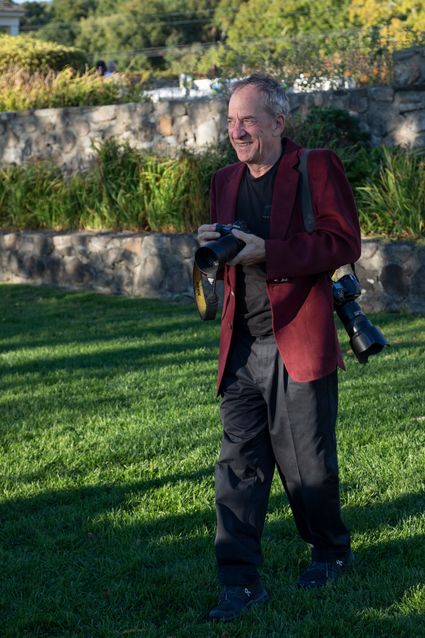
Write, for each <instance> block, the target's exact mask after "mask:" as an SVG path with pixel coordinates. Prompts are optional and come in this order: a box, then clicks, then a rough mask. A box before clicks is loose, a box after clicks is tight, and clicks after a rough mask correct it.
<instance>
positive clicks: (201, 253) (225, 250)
mask: <svg viewBox="0 0 425 638" xmlns="http://www.w3.org/2000/svg"><path fill="white" fill-rule="evenodd" d="M233 228H236V229H237V230H242V231H243V232H244V233H249V232H250V231H249V228H248V227H247V225H246V224H245V223H244V222H241V221H236V222H235V223H234V224H231V225H228V226H226V225H225V224H216V225H215V230H216V232H217V233H220V235H221V237H220V238H219V239H215V240H213V241H209V242H207V243H206V244H204V245H203V246H201V247H200V248H198V250H197V251H196V253H195V264H196V265H197V266H198V268H199V270H200V271H201V272H202V273H204V275H207V277H215V276H216V274H217V271H218V270H220V268H221V267H222V266H224V264H227V262H228V261H231V260H232V259H233V257H236V255H237V254H238V253H239V252H240V251H241V250H242V248H243V247H244V246H245V242H244V241H242V240H241V239H238V238H237V237H235V236H234V235H232V229H233Z"/></svg>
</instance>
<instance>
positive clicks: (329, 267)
mask: <svg viewBox="0 0 425 638" xmlns="http://www.w3.org/2000/svg"><path fill="white" fill-rule="evenodd" d="M309 183H310V189H311V195H312V202H313V208H314V210H315V213H316V230H315V231H314V232H313V233H311V234H309V233H307V232H306V231H304V230H303V231H300V232H297V233H295V234H293V235H292V236H289V237H287V238H284V239H275V238H272V239H268V240H266V267H267V279H268V280H269V281H270V280H274V279H284V278H289V277H302V276H307V275H314V274H317V273H322V272H332V271H334V270H336V269H337V268H339V267H340V266H343V265H344V264H348V263H354V262H355V261H357V259H358V258H359V257H360V252H361V239H360V227H359V221H358V214H357V208H356V204H355V201H354V197H353V192H352V189H351V186H350V184H349V183H348V180H347V178H346V176H345V172H344V168H343V165H342V163H341V161H340V159H339V158H338V156H337V155H336V154H335V153H334V152H333V151H329V150H325V149H321V150H316V151H313V152H312V153H310V157H309Z"/></svg>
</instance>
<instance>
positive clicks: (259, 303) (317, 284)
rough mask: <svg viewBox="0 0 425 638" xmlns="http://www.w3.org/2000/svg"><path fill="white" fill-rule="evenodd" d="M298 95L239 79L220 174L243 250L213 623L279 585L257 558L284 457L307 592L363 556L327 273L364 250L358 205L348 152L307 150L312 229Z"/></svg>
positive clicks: (229, 315)
mask: <svg viewBox="0 0 425 638" xmlns="http://www.w3.org/2000/svg"><path fill="white" fill-rule="evenodd" d="M287 113H288V102H287V98H286V96H285V93H284V91H283V89H282V88H281V86H280V85H279V84H278V83H277V82H276V81H275V80H273V79H272V78H269V77H267V76H261V75H254V76H251V77H249V78H246V79H244V80H240V81H238V82H235V83H234V84H233V85H232V88H231V95H230V101H229V108H228V134H229V139H230V142H231V144H232V146H233V148H234V149H235V151H236V153H237V156H238V159H239V162H238V163H236V164H232V165H231V166H227V167H225V168H223V169H221V170H220V171H218V172H217V173H216V174H215V175H214V177H213V180H212V187H211V210H212V222H213V223H212V224H205V225H203V226H201V227H200V228H199V229H198V238H199V241H200V243H201V244H203V243H205V242H207V241H210V240H212V239H217V238H218V237H219V234H218V233H217V232H215V223H216V222H218V223H223V224H232V223H233V222H234V221H235V220H239V221H243V222H244V223H245V224H246V225H247V226H248V228H249V229H250V232H249V233H245V232H242V231H240V230H236V229H234V230H233V231H232V232H233V234H234V235H235V236H236V237H238V238H239V239H242V240H243V242H245V246H244V248H243V249H242V250H241V251H240V252H239V253H238V255H237V256H236V257H235V258H234V259H233V260H232V261H231V262H229V263H228V264H226V266H225V268H224V273H223V276H224V290H225V293H224V303H223V312H222V321H221V336H220V355H219V370H218V383H217V391H218V393H219V394H220V396H221V417H222V423H223V430H224V436H223V443H222V447H221V451H220V457H219V460H218V463H217V466H216V476H215V479H216V480H215V489H216V508H217V535H216V557H217V562H218V571H219V579H220V583H221V585H222V588H223V589H222V594H221V596H220V598H219V601H218V603H217V605H216V607H214V608H213V609H212V610H211V611H210V613H209V618H210V619H211V620H223V621H228V620H233V619H235V618H238V617H239V616H241V615H242V614H243V613H245V612H246V611H248V610H249V608H250V607H251V606H252V605H254V604H258V603H262V602H266V601H267V600H268V599H269V595H268V593H267V592H266V590H265V588H264V586H263V584H262V582H261V580H260V573H259V567H260V566H261V563H262V557H261V535H262V530H263V526H264V521H265V516H266V512H267V504H268V498H269V492H270V486H271V482H272V478H273V474H274V470H275V467H277V470H278V472H279V476H280V478H281V480H282V484H283V487H284V489H285V491H286V493H287V496H288V500H289V503H290V506H291V508H292V512H293V515H294V519H295V523H296V525H297V528H298V531H299V533H300V535H301V537H302V538H303V539H304V540H305V541H306V542H307V543H308V544H309V545H310V547H311V552H312V555H311V562H310V563H309V565H308V566H307V568H306V570H305V571H304V572H303V574H301V576H300V578H299V580H298V586H299V587H300V588H303V589H310V588H315V587H321V586H324V585H327V584H328V583H329V582H331V581H333V580H335V579H336V578H337V577H338V576H339V575H340V574H341V573H342V572H343V571H344V569H345V567H346V566H347V565H348V564H349V563H350V562H351V560H352V553H351V547H350V536H349V532H348V530H347V528H346V527H345V525H344V523H343V521H342V520H341V515H340V503H339V483H338V465H337V453H336V440H335V425H336V417H337V402H338V388H337V367H338V366H339V367H343V361H342V357H341V352H340V348H339V345H338V341H337V336H336V329H335V323H334V317H333V300H332V284H331V279H330V276H329V273H331V272H332V271H334V270H335V269H336V268H338V267H340V266H342V265H344V264H347V263H352V262H354V261H356V260H357V259H358V257H359V255H360V232H359V224H358V219H357V211H356V207H355V203H354V200H353V195H352V191H351V188H350V185H349V184H348V182H347V179H346V177H345V174H344V170H343V168H342V165H341V162H340V161H339V159H338V157H337V156H336V155H335V154H334V153H333V152H331V151H328V150H315V151H313V152H311V153H310V156H309V183H310V189H311V197H312V202H313V207H314V209H315V214H316V230H315V231H314V232H313V233H307V232H306V230H305V228H304V223H303V215H302V210H301V205H300V197H299V189H298V183H299V172H298V170H297V169H298V166H299V162H300V156H301V153H302V151H303V149H302V148H301V147H300V146H298V145H297V144H295V143H294V142H293V141H292V140H290V139H288V138H285V137H283V132H284V126H285V118H286V116H287Z"/></svg>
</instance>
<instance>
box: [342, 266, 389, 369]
mask: <svg viewBox="0 0 425 638" xmlns="http://www.w3.org/2000/svg"><path fill="white" fill-rule="evenodd" d="M332 293H333V300H334V307H335V311H336V313H337V315H338V317H339V318H340V319H341V321H342V323H343V325H344V328H345V330H346V331H347V333H348V336H349V337H350V346H351V349H352V350H353V352H354V354H355V355H356V357H357V359H358V361H359V363H367V360H368V358H369V356H370V355H372V354H377V353H378V352H381V350H382V349H383V348H384V347H385V346H386V345H388V343H387V340H386V339H385V337H384V335H383V334H382V332H381V331H380V330H379V329H378V328H377V327H376V326H374V325H373V324H372V323H371V322H370V321H369V319H368V318H367V317H366V315H365V314H364V312H363V311H362V309H361V308H360V306H359V304H358V303H357V302H356V301H355V299H357V297H359V296H360V294H361V288H360V284H359V280H358V279H357V277H356V275H355V274H354V273H350V274H346V275H343V276H342V277H340V278H339V279H338V280H337V281H334V282H333V284H332Z"/></svg>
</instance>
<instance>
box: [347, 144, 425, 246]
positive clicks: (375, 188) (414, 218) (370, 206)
mask: <svg viewBox="0 0 425 638" xmlns="http://www.w3.org/2000/svg"><path fill="white" fill-rule="evenodd" d="M379 154H380V156H381V161H380V162H379V163H378V168H377V169H376V175H375V177H374V179H371V178H370V177H369V179H368V180H366V183H365V184H364V185H363V186H358V187H357V189H356V194H357V201H358V205H359V214H360V223H361V226H362V229H363V232H364V233H366V234H367V235H385V236H386V237H421V236H424V235H425V151H424V150H423V149H421V150H409V149H406V148H401V147H398V148H388V147H381V149H380V150H379ZM375 157H377V153H376V154H375Z"/></svg>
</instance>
